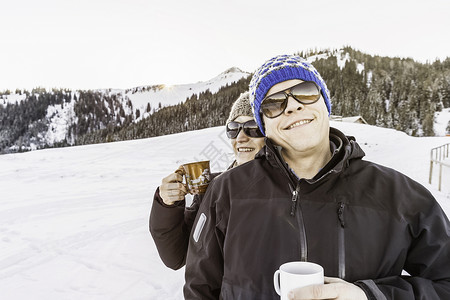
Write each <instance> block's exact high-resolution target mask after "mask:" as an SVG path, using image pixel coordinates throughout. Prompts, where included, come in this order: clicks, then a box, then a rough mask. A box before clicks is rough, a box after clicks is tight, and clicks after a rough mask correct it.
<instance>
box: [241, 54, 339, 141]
mask: <svg viewBox="0 0 450 300" xmlns="http://www.w3.org/2000/svg"><path fill="white" fill-rule="evenodd" d="M290 79H301V80H303V81H314V82H315V83H317V85H318V86H320V88H321V92H322V96H323V99H324V100H325V104H326V106H327V109H328V114H330V113H331V103H330V92H329V91H328V88H327V85H326V84H325V81H324V80H323V79H322V76H320V74H319V72H317V70H316V69H315V68H314V67H313V65H311V64H310V63H309V62H307V61H306V60H305V59H304V58H301V57H300V56H296V55H279V56H276V57H274V58H271V59H269V60H268V61H266V62H265V63H264V64H263V65H262V66H261V67H260V68H259V69H258V70H256V72H255V74H254V75H253V77H252V80H251V81H250V86H249V88H250V104H251V106H252V110H253V115H254V116H255V119H256V123H258V126H259V129H260V130H261V132H262V133H263V134H264V135H266V133H265V132H264V124H263V122H262V119H261V114H260V113H259V111H260V107H261V102H262V100H263V99H264V97H265V96H266V93H267V92H268V91H269V90H270V88H271V87H272V86H274V85H275V84H277V83H280V82H283V81H286V80H290Z"/></svg>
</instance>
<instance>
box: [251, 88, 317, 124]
mask: <svg viewBox="0 0 450 300" xmlns="http://www.w3.org/2000/svg"><path fill="white" fill-rule="evenodd" d="M320 90H321V89H320V87H319V86H318V85H317V83H315V82H314V81H304V82H300V83H299V84H296V85H294V86H291V87H290V88H287V89H285V90H283V91H279V92H276V93H275V94H272V95H269V96H266V97H265V98H264V99H263V100H262V102H261V109H260V113H263V114H264V115H265V116H266V117H268V118H271V119H272V118H276V117H278V116H279V115H281V114H282V113H283V112H284V110H285V109H286V107H287V103H288V100H289V96H291V97H292V98H294V99H295V100H296V101H297V102H299V103H301V104H303V105H308V104H313V103H316V102H317V101H318V100H319V99H320ZM286 91H288V92H286Z"/></svg>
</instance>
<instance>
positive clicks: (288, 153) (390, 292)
mask: <svg viewBox="0 0 450 300" xmlns="http://www.w3.org/2000/svg"><path fill="white" fill-rule="evenodd" d="M250 93H251V94H250V101H251V103H252V107H253V113H254V116H255V119H256V122H257V123H258V126H259V127H260V129H261V131H262V132H263V133H264V134H265V135H266V137H267V138H266V145H265V147H264V148H263V149H262V150H261V151H260V152H259V153H258V154H257V156H256V157H255V160H253V161H252V162H249V163H247V164H245V165H243V166H240V167H237V168H234V169H232V170H229V171H227V172H225V173H223V174H222V175H221V176H219V177H218V178H216V180H215V181H214V183H212V184H211V185H210V186H209V188H208V191H207V193H206V195H205V198H204V201H203V203H202V206H201V207H200V210H199V212H198V216H200V215H203V217H202V220H206V221H204V222H203V223H202V224H199V223H198V222H195V223H194V226H195V228H196V231H197V232H199V234H198V236H197V239H196V240H194V239H190V243H189V251H188V257H187V262H186V285H185V287H184V293H185V298H186V299H218V298H219V297H221V298H222V299H261V300H263V299H279V296H278V295H277V294H276V293H275V291H274V289H273V284H272V283H273V273H274V272H275V270H277V269H278V268H279V266H280V265H281V264H283V263H285V262H288V261H300V260H301V261H311V262H315V263H318V264H320V265H322V266H323V267H324V270H325V276H327V277H326V279H325V284H324V285H318V286H312V287H311V286H310V287H304V288H300V289H296V290H293V291H291V292H290V295H289V297H290V299H356V300H358V299H383V300H384V299H396V300H403V299H405V300H411V299H450V223H449V221H448V218H447V217H446V215H445V213H444V212H443V211H442V209H441V208H440V206H439V205H438V203H437V202H436V201H435V199H434V198H433V196H432V195H431V194H430V193H429V192H428V191H427V190H426V189H425V188H424V187H422V186H421V185H420V184H418V183H417V182H415V181H413V180H411V179H410V178H408V177H406V176H405V175H403V174H401V173H399V172H397V171H395V170H392V169H390V168H386V167H383V166H380V165H378V164H375V163H371V162H367V161H363V160H362V157H363V156H364V152H363V151H362V150H361V148H360V147H359V146H358V144H357V143H356V142H355V141H354V139H353V138H349V137H346V136H345V135H344V134H343V133H342V132H340V131H338V130H336V129H334V128H330V127H329V120H328V115H329V113H330V111H331V104H330V99H329V92H328V89H327V87H326V84H325V82H324V81H323V79H322V78H321V76H320V75H319V73H318V72H317V71H316V69H315V68H314V67H313V66H312V65H311V64H309V63H307V62H306V61H304V60H303V59H301V58H300V57H297V56H290V55H282V56H277V57H275V58H273V59H270V60H269V61H267V62H266V63H265V64H263V65H262V66H261V67H260V68H259V69H258V70H257V71H256V72H255V74H254V76H253V78H252V81H251V82H250ZM231 187H232V188H231ZM200 225H201V226H200ZM403 270H405V271H407V272H408V273H409V274H410V275H411V276H402V275H401V274H402V271H403Z"/></svg>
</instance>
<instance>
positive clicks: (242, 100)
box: [225, 92, 253, 124]
mask: <svg viewBox="0 0 450 300" xmlns="http://www.w3.org/2000/svg"><path fill="white" fill-rule="evenodd" d="M239 116H248V117H252V118H253V112H252V107H251V106H250V98H249V93H248V92H244V93H242V94H241V95H240V96H239V98H238V99H237V100H236V101H235V102H234V103H233V106H232V107H231V111H230V116H229V117H228V119H227V122H226V123H225V124H228V123H230V122H232V121H234V120H235V119H236V118H237V117H239Z"/></svg>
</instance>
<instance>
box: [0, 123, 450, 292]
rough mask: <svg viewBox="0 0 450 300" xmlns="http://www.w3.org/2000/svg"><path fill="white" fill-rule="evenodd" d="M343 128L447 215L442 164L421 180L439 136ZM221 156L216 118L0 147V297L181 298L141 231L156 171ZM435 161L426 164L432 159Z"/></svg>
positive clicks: (449, 197)
mask: <svg viewBox="0 0 450 300" xmlns="http://www.w3.org/2000/svg"><path fill="white" fill-rule="evenodd" d="M331 125H332V126H334V127H337V128H338V129H340V130H342V131H343V132H344V133H346V134H348V135H353V136H355V137H356V140H357V141H358V143H359V144H360V145H361V147H362V149H363V150H364V151H365V153H366V159H368V160H372V161H375V162H378V163H381V164H383V165H386V166H389V167H392V168H395V169H397V170H399V171H401V172H403V173H405V174H406V175H408V176H410V177H412V178H413V179H415V180H417V181H419V182H420V183H421V184H422V185H424V186H425V187H427V188H428V189H429V190H430V191H431V192H432V194H433V195H434V197H435V198H436V199H437V200H438V202H439V203H440V204H441V206H442V207H443V208H444V210H445V211H446V213H447V215H449V216H450V180H449V178H450V168H447V169H445V170H444V174H443V179H444V181H443V191H442V192H438V191H437V180H436V175H437V173H435V177H433V184H432V185H429V184H428V171H429V153H430V152H429V151H430V149H431V148H433V147H436V146H439V145H442V144H444V143H448V142H449V139H448V138H446V137H411V136H408V135H406V134H405V133H403V132H399V131H396V130H393V129H385V128H380V127H375V126H369V125H359V124H349V123H340V122H332V123H331ZM211 146H214V147H215V148H216V149H217V152H216V153H215V154H218V155H217V156H216V157H215V159H214V160H212V171H222V170H224V169H225V168H226V166H227V164H228V162H229V159H231V149H230V146H229V140H227V139H226V136H225V131H224V127H223V126H219V127H213V128H208V129H203V130H197V131H190V132H184V133H178V134H172V135H167V136H160V137H154V138H148V139H141V140H134V141H124V142H115V143H105V144H97V145H87V146H76V147H70V148H59V149H45V150H42V151H33V152H28V153H17V154H8V155H1V156H0V166H1V168H0V191H1V193H2V196H1V197H0V232H1V236H2V237H1V239H0V249H1V251H0V291H1V293H2V299H8V300H22V299H30V298H32V299H36V300H40V299H45V300H59V299H65V300H78V299H90V300H110V299H133V300H135V299H142V300H143V299H152V300H163V299H164V300H181V299H183V296H182V286H183V283H184V269H181V270H179V271H172V270H169V269H167V268H166V267H165V266H164V265H163V263H162V262H161V260H160V258H159V256H158V253H157V250H156V247H155V245H154V243H153V240H152V238H151V236H150V233H149V231H148V218H149V215H150V209H151V205H152V197H153V193H154V191H155V189H156V187H157V186H158V185H159V184H160V181H161V178H162V177H164V176H167V175H168V174H169V173H171V172H173V171H174V170H175V169H176V168H177V167H178V166H179V164H181V163H186V162H190V161H193V160H200V159H205V158H208V157H207V156H205V151H204V150H205V149H207V148H208V147H211ZM435 170H436V168H435Z"/></svg>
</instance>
